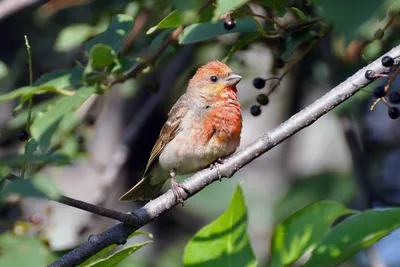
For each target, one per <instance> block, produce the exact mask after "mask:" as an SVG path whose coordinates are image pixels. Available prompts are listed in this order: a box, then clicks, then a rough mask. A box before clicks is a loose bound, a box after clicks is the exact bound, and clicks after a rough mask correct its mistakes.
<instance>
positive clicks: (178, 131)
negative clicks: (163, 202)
mask: <svg viewBox="0 0 400 267" xmlns="http://www.w3.org/2000/svg"><path fill="white" fill-rule="evenodd" d="M241 80H242V76H240V75H238V74H235V73H233V72H232V69H231V68H230V67H229V66H228V65H226V64H224V63H222V62H220V61H218V60H214V61H210V62H208V63H206V64H205V65H203V66H201V67H200V68H198V69H197V71H196V73H195V75H194V76H193V77H192V78H191V79H190V80H189V83H188V86H187V90H186V92H185V93H184V94H183V95H181V97H180V98H179V99H178V100H177V102H176V103H175V104H174V105H173V107H172V108H171V110H170V111H169V113H168V119H167V121H166V122H165V124H164V125H163V127H162V128H161V131H160V135H159V137H158V139H157V141H156V142H155V145H154V147H153V149H152V151H151V153H150V157H149V160H148V163H147V165H146V169H145V171H144V175H143V178H142V179H141V180H140V181H139V182H138V183H137V184H136V185H135V186H134V187H133V188H131V189H130V190H129V191H128V192H126V193H125V194H123V195H122V196H121V197H120V199H119V200H120V201H134V200H151V199H154V198H155V197H156V196H157V194H158V193H159V191H160V190H161V187H162V186H163V185H164V183H165V182H166V181H167V180H168V179H171V189H172V191H173V193H174V196H175V198H176V199H177V200H178V202H181V203H182V204H183V198H182V193H181V192H182V191H179V190H180V189H181V190H182V189H183V190H184V191H186V193H189V192H188V190H187V188H186V187H184V186H183V185H181V184H180V183H178V182H177V181H176V179H175V177H176V175H184V174H190V173H194V172H196V171H199V170H201V169H204V168H206V167H208V166H210V167H213V166H218V165H216V164H218V162H221V160H223V159H224V158H226V157H228V156H229V155H231V154H232V153H234V152H235V150H236V149H237V147H238V146H239V144H240V137H241V130H242V115H241V110H240V103H239V102H238V94H237V88H236V85H237V84H238V83H239V82H240V81H241ZM217 170H218V169H217Z"/></svg>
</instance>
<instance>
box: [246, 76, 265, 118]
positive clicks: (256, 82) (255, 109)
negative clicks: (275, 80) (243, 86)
mask: <svg viewBox="0 0 400 267" xmlns="http://www.w3.org/2000/svg"><path fill="white" fill-rule="evenodd" d="M266 81H267V80H266V79H264V78H260V77H257V78H254V79H253V86H254V87H255V88H257V89H259V90H261V89H263V88H264V87H265V84H266ZM256 101H257V102H258V104H256V105H253V106H251V108H250V112H251V114H252V115H253V116H258V115H260V114H261V106H266V105H268V103H269V98H268V95H267V94H259V95H258V96H257V98H256Z"/></svg>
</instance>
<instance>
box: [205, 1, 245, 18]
mask: <svg viewBox="0 0 400 267" xmlns="http://www.w3.org/2000/svg"><path fill="white" fill-rule="evenodd" d="M247 2H249V0H217V7H216V8H215V11H214V17H213V18H212V21H213V22H217V21H218V20H220V17H221V15H223V14H225V13H226V12H228V11H229V12H232V11H234V10H235V9H237V8H239V7H241V6H243V5H244V4H246V3H247Z"/></svg>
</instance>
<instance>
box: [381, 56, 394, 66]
mask: <svg viewBox="0 0 400 267" xmlns="http://www.w3.org/2000/svg"><path fill="white" fill-rule="evenodd" d="M381 62H382V66H384V67H391V66H393V64H394V59H393V58H392V57H389V56H384V57H383V58H382V61H381Z"/></svg>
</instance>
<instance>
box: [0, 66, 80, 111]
mask: <svg viewBox="0 0 400 267" xmlns="http://www.w3.org/2000/svg"><path fill="white" fill-rule="evenodd" d="M78 70H79V68H77V67H75V68H74V69H72V71H68V70H56V71H53V72H49V73H46V74H44V75H42V76H41V77H40V78H39V79H37V80H36V81H35V82H34V83H33V85H32V86H24V87H21V88H18V89H16V90H13V91H12V92H10V93H8V94H3V95H0V103H1V102H5V101H10V100H12V99H15V98H18V97H21V98H22V99H21V104H20V107H22V104H23V103H24V102H26V101H27V100H28V99H29V98H30V97H32V96H33V95H39V94H44V93H60V91H59V90H61V89H69V88H72V87H74V86H75V85H76V84H78V83H80V78H79V81H76V80H75V81H74V80H73V79H72V76H73V74H74V72H75V73H76V72H77V71H78ZM17 109H19V108H17Z"/></svg>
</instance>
